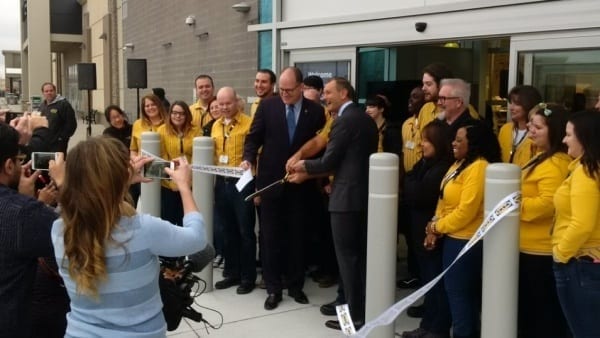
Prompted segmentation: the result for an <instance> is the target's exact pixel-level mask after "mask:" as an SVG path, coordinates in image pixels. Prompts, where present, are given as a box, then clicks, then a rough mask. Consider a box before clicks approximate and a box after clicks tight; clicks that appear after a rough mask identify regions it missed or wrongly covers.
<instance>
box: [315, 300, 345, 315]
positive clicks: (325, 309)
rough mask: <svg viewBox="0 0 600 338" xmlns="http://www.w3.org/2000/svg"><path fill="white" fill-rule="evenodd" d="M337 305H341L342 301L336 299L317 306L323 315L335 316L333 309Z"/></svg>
mask: <svg viewBox="0 0 600 338" xmlns="http://www.w3.org/2000/svg"><path fill="white" fill-rule="evenodd" d="M338 305H342V303H340V302H338V301H337V299H336V300H334V301H333V302H331V303H327V304H323V305H321V307H320V308H319V310H320V311H321V314H322V315H324V316H335V315H337V312H336V311H335V307H336V306H338Z"/></svg>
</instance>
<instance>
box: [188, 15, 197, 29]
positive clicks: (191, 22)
mask: <svg viewBox="0 0 600 338" xmlns="http://www.w3.org/2000/svg"><path fill="white" fill-rule="evenodd" d="M185 24H186V25H188V26H190V27H192V26H195V25H196V17H195V16H193V15H188V16H187V18H185Z"/></svg>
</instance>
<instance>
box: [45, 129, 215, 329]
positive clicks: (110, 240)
mask: <svg viewBox="0 0 600 338" xmlns="http://www.w3.org/2000/svg"><path fill="white" fill-rule="evenodd" d="M133 161H135V162H140V161H141V162H147V161H148V160H144V159H140V158H136V159H135V160H133ZM56 162H57V163H51V168H52V169H51V173H52V172H53V171H57V172H59V174H58V175H57V174H55V173H53V178H54V179H55V180H56V181H57V183H58V184H59V186H60V198H59V202H60V206H61V218H60V219H58V220H56V221H55V222H54V225H53V227H52V242H53V244H54V251H55V255H56V260H57V262H58V264H59V272H60V275H61V276H62V277H63V279H64V282H65V287H66V288H67V291H68V293H69V297H70V298H71V312H70V313H68V314H67V332H66V336H68V337H71V336H73V337H122V336H128V337H164V336H165V334H166V324H165V319H164V316H163V313H162V303H161V299H160V294H159V287H158V276H159V262H158V255H163V256H182V255H187V254H191V253H194V252H198V251H200V250H201V249H203V248H204V247H205V246H206V235H205V230H204V222H203V219H202V216H201V215H200V213H199V212H198V209H197V207H196V204H195V202H194V199H193V196H192V192H191V189H190V187H189V181H190V179H191V169H190V167H189V165H188V163H187V160H186V159H185V158H181V159H179V167H178V168H177V169H175V170H170V169H166V171H167V173H168V174H169V175H170V176H171V178H172V180H173V181H174V182H175V183H176V184H177V186H178V188H179V192H180V194H181V197H182V204H183V209H184V213H185V216H184V218H183V227H178V226H174V225H173V224H171V223H169V222H166V221H163V220H161V219H160V218H156V217H152V216H150V215H142V214H137V213H136V211H135V209H134V208H133V206H132V205H131V204H130V203H128V202H127V201H126V200H125V196H126V195H127V189H128V187H129V184H130V181H136V180H137V181H139V180H140V178H139V173H136V172H135V169H134V168H133V167H132V161H130V158H129V153H128V152H127V149H126V148H125V147H124V146H123V144H122V143H121V142H119V141H118V140H116V139H113V138H108V137H95V138H90V139H88V140H87V141H84V142H81V143H79V144H78V145H77V146H76V147H75V148H73V149H72V150H71V151H70V152H69V154H68V156H67V159H66V162H63V161H62V159H61V158H59V159H57V161H56ZM134 164H135V166H136V167H139V163H134ZM63 166H64V178H63V177H62V176H63V175H61V174H60V172H61V170H60V169H58V170H57V169H56V167H59V168H62V167H63ZM132 178H134V179H133V180H132Z"/></svg>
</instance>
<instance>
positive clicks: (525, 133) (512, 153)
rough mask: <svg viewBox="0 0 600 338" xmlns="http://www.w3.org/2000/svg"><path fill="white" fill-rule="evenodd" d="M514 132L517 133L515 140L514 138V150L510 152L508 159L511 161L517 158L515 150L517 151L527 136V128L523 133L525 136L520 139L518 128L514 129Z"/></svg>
mask: <svg viewBox="0 0 600 338" xmlns="http://www.w3.org/2000/svg"><path fill="white" fill-rule="evenodd" d="M514 133H515V136H513V140H512V150H511V152H510V159H509V161H508V162H509V163H512V161H513V159H514V158H515V152H516V151H517V148H518V147H519V145H520V144H521V143H522V142H523V140H525V137H526V136H527V130H525V132H524V133H523V136H521V138H520V139H517V137H518V136H519V132H518V129H517V128H515V129H514Z"/></svg>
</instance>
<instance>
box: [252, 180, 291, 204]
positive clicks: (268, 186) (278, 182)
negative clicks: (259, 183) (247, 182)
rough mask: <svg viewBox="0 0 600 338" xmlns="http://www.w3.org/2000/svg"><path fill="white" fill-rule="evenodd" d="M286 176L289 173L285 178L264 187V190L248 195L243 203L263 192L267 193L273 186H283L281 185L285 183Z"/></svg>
mask: <svg viewBox="0 0 600 338" xmlns="http://www.w3.org/2000/svg"><path fill="white" fill-rule="evenodd" d="M288 176H289V173H286V174H285V176H283V178H282V179H280V180H277V181H275V182H273V183H271V184H269V185H267V186H266V187H264V188H262V189H260V190H257V191H255V192H253V193H251V194H250V195H248V196H246V198H244V202H248V201H249V200H251V199H253V198H254V197H256V196H258V195H260V194H262V193H263V192H265V191H267V190H269V189H272V188H273V187H275V186H278V185H280V184H283V183H285V182H287V179H288Z"/></svg>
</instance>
